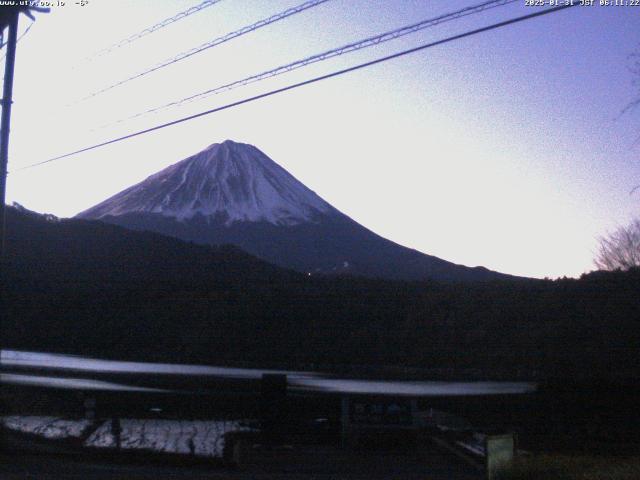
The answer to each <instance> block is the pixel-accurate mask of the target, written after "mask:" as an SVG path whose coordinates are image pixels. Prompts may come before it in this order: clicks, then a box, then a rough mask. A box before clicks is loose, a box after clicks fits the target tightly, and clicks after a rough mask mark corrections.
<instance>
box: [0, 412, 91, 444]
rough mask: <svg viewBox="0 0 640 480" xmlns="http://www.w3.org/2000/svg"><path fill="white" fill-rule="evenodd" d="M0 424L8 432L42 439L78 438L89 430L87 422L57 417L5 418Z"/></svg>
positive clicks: (15, 416) (88, 422)
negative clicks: (16, 432) (8, 430)
mask: <svg viewBox="0 0 640 480" xmlns="http://www.w3.org/2000/svg"><path fill="white" fill-rule="evenodd" d="M0 424H2V426H4V427H5V428H8V429H10V430H17V431H19V432H22V433H32V434H34V435H39V436H41V437H44V438H53V439H61V438H70V437H71V438H78V437H80V436H81V435H82V434H83V433H84V431H85V430H86V429H87V428H89V426H90V425H91V422H90V421H89V420H66V419H63V418H59V417H46V416H18V415H14V416H7V417H2V418H1V419H0Z"/></svg>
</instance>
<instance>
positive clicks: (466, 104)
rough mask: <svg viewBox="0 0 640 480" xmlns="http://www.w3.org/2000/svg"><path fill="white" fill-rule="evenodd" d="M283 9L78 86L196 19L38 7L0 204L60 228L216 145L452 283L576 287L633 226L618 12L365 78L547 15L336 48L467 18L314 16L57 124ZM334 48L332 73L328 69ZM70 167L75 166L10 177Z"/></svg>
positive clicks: (510, 7)
mask: <svg viewBox="0 0 640 480" xmlns="http://www.w3.org/2000/svg"><path fill="white" fill-rule="evenodd" d="M302 1H304V0H270V1H269V2H264V1H262V0H232V1H231V0H228V1H224V2H223V1H221V2H219V3H217V4H216V7H215V11H214V10H213V9H208V10H205V11H204V12H202V13H201V14H198V15H190V16H188V17H186V18H183V19H182V20H180V21H179V22H174V23H172V24H171V25H168V26H167V27H166V28H160V29H158V30H156V31H155V32H154V33H153V35H145V36H143V37H141V38H139V39H137V40H136V41H134V42H131V43H129V44H127V45H125V46H123V47H121V48H119V49H118V52H117V55H115V54H114V55H103V56H101V57H99V58H96V59H95V61H93V62H91V66H90V67H88V68H84V69H76V70H73V67H74V66H76V65H78V63H79V62H80V61H81V60H82V59H83V58H86V57H87V56H90V55H92V54H93V53H94V52H96V51H99V50H100V49H101V48H104V46H105V45H113V44H114V43H116V41H119V40H118V39H123V38H127V37H129V36H131V33H132V32H141V31H143V30H145V29H146V28H149V26H152V25H156V24H158V23H160V22H162V21H163V20H164V19H167V18H171V17H173V16H174V15H176V12H180V11H184V10H185V8H186V7H187V6H188V5H196V4H197V3H198V2H197V0H193V1H192V2H187V1H185V0H163V1H162V2H151V1H139V2H138V1H136V2H132V1H130V0H92V1H91V2H89V4H88V5H87V6H85V7H80V6H76V5H75V3H70V2H66V5H67V6H66V7H60V8H53V9H52V11H51V13H50V14H49V15H46V16H43V17H42V18H39V19H38V22H37V25H36V26H35V27H33V28H31V29H30V31H29V34H28V35H25V36H24V37H23V39H22V41H21V42H20V44H19V45H18V53H17V62H16V79H15V88H14V104H13V109H12V115H13V118H12V131H11V135H12V138H11V143H10V152H9V154H10V158H9V169H10V170H11V171H12V172H14V174H12V175H10V177H9V181H8V184H7V200H8V202H9V203H11V202H12V201H16V202H18V203H20V204H22V205H24V206H25V207H26V208H30V209H33V210H35V211H39V212H48V213H53V214H55V215H58V216H63V217H64V216H71V215H74V214H75V213H77V212H79V211H82V210H85V209H87V208H89V207H91V206H92V205H95V204H97V203H99V202H100V201H103V200H104V199H106V198H107V197H109V196H112V195H114V194H116V193H117V192H119V191H122V190H124V189H126V188H127V187H129V186H131V185H133V184H135V183H138V182H140V181H142V180H143V179H145V178H146V177H148V176H149V175H152V174H154V173H155V172H158V171H160V170H161V169H163V168H165V167H167V166H169V165H172V164H174V163H176V162H177V161H179V160H181V159H184V158H187V157H189V156H191V155H193V154H195V153H197V152H198V151H200V150H202V149H204V148H206V147H207V146H208V145H211V144H212V143H215V142H221V141H224V140H225V139H231V140H235V141H239V142H244V143H250V144H253V145H255V146H257V147H258V148H260V149H261V150H262V151H264V152H265V153H266V154H267V155H269V157H271V158H273V159H274V160H275V161H276V162H277V163H278V164H280V165H281V166H282V167H283V168H285V169H286V170H287V171H289V172H290V173H291V174H292V175H294V176H295V177H296V178H297V179H299V180H300V181H301V182H302V183H304V184H305V185H306V186H307V187H309V188H310V189H311V190H313V191H314V192H316V193H317V194H318V195H320V196H321V197H322V198H323V199H325V200H326V201H328V202H329V203H330V204H332V205H333V206H335V207H336V208H337V209H339V210H340V211H342V212H343V213H345V214H346V215H348V216H349V217H351V218H353V219H354V220H355V221H357V222H358V223H360V224H362V225H365V226H366V227H367V228H369V229H370V230H372V231H374V232H376V233H378V234H380V235H382V236H383V237H385V238H388V239H390V240H392V241H394V242H396V243H399V244H401V245H405V246H407V247H410V248H415V249H417V250H419V251H422V252H424V253H427V254H430V255H435V256H437V257H440V258H443V259H445V260H448V261H451V262H454V263H459V264H463V265H468V266H476V265H483V266H486V267H487V268H490V269H492V270H496V271H502V272H505V273H512V274H516V275H525V276H535V277H545V276H549V277H557V276H563V275H569V276H577V275H580V274H581V273H583V272H585V271H589V270H591V269H593V268H594V264H593V258H594V253H595V252H596V250H597V237H598V236H599V235H602V234H604V233H606V232H607V231H612V230H614V229H615V228H616V227H617V226H619V225H624V224H628V223H629V222H630V221H631V220H632V219H633V218H634V217H637V216H638V214H639V208H640V205H639V204H640V193H638V192H639V191H638V190H637V191H636V192H635V193H633V194H631V195H630V194H629V192H630V191H631V190H632V189H633V188H634V187H635V186H636V185H637V184H638V183H640V181H639V179H640V162H638V155H639V154H640V153H639V151H640V146H639V145H634V141H635V140H636V139H637V138H638V131H639V130H638V128H639V127H638V125H640V120H639V119H638V118H639V117H638V115H640V112H639V111H637V110H633V109H629V110H626V111H625V107H627V105H630V104H632V103H633V101H634V100H636V99H637V96H638V93H637V87H635V86H634V84H633V80H634V78H636V76H635V75H634V74H633V72H632V71H631V70H630V65H629V63H630V62H631V61H632V59H633V57H632V55H633V54H634V52H637V51H640V9H637V8H631V7H615V6H612V7H608V8H607V7H599V6H597V5H596V6H594V7H593V8H591V7H583V6H579V5H576V6H575V7H574V8H571V9H570V10H567V11H566V12H565V13H558V14H550V15H545V16H544V17H542V18H539V19H538V20H531V21H525V22H519V23H517V24H513V25H510V26H509V27H505V28H496V29H493V30H491V31H487V32H484V33H482V34H478V35H471V36H467V37H464V38H458V39H457V40H452V41H448V42H446V43H441V44H440V45H439V46H438V47H436V48H425V49H424V51H423V53H421V54H417V53H414V54H412V55H410V54H405V55H404V56H403V57H402V58H398V59H396V60H394V61H391V60H383V59H386V58H392V57H393V56H394V55H400V54H402V52H408V51H412V50H413V49H416V48H420V47H423V46H426V45H431V44H434V43H437V42H440V41H442V40H445V39H450V38H456V37H457V36H459V35H463V34H465V33H466V32H471V31H474V30H477V29H480V28H483V27H485V26H488V25H494V24H499V23H502V22H506V21H509V19H513V18H517V17H522V16H526V15H530V14H533V13H536V12H541V11H542V10H544V8H539V7H528V6H526V5H525V4H524V2H520V1H516V2H511V3H508V4H506V5H504V6H501V7H500V8H488V9H486V10H484V11H482V12H478V13H474V14H469V15H465V16H461V17H460V18H458V19H456V21H446V22H444V21H443V22H439V23H438V24H437V25H433V26H431V27H429V28H423V29H420V30H418V31H415V32H413V33H412V34H410V35H409V34H407V35H401V36H398V37H396V38H394V39H393V40H389V41H380V42H377V43H376V42H375V40H372V42H373V44H372V45H370V46H368V47H367V48H355V47H349V46H352V45H353V46H355V45H359V42H362V41H363V40H367V39H374V38H377V37H379V36H380V35H383V33H381V32H384V33H389V32H396V31H401V30H402V29H403V28H404V27H403V26H407V27H410V26H414V25H416V24H417V23H420V22H418V20H419V19H437V18H439V17H443V16H446V15H447V14H450V13H451V12H455V11H461V10H464V9H469V8H472V7H477V6H478V5H479V4H480V2H483V3H486V1H485V0H447V1H446V2H441V1H430V2H425V1H423V0H406V1H405V2H389V1H388V0H332V1H331V2H326V3H325V4H323V6H322V8H313V9H310V10H309V11H308V13H306V14H305V15H292V16H290V17H288V18H287V20H286V21H280V22H275V23H273V24H272V26H271V27H270V28H260V29H257V30H255V31H254V32H252V34H251V35H242V36H240V37H237V38H236V39H234V41H229V42H225V43H224V44H223V45H220V46H218V47H216V48H210V49H207V50H205V51H202V52H201V53H199V54H198V55H193V56H192V57H190V59H189V60H188V61H187V60H185V61H181V62H178V63H177V64H176V65H175V68H173V67H172V68H162V69H161V70H159V71H158V72H157V73H156V74H153V75H144V76H143V77H141V78H139V79H136V80H135V81H131V82H127V83H126V84H123V85H121V86H120V87H119V88H115V89H112V91H110V92H105V93H104V94H101V95H98V96H96V97H94V98H92V100H91V101H86V102H78V103H77V104H75V105H74V106H73V108H62V106H63V105H66V104H69V103H70V102H72V101H73V100H74V99H78V98H82V97H84V96H86V95H87V94H88V93H91V92H95V91H96V90H98V89H99V88H100V87H101V86H104V85H105V84H108V83H110V82H111V81H113V80H117V79H119V78H120V79H122V78H128V77H129V76H131V74H132V73H135V71H136V69H138V68H140V69H144V67H145V66H150V65H156V64H159V63H161V62H163V61H164V60H166V59H167V58H173V57H175V56H176V55H179V54H180V53H183V52H188V51H189V50H191V49H192V48H193V46H194V45H204V44H206V43H207V42H210V41H211V40H212V39H215V38H219V37H223V36H224V35H225V34H227V33H228V32H235V31H238V30H240V29H242V28H244V27H246V26H248V25H253V24H255V23H256V22H258V21H260V20H261V19H265V18H269V17H271V16H273V15H274V12H283V11H286V10H288V9H291V8H295V7H296V6H298V5H299V4H300V3H301V2H302ZM400 3H401V4H402V5H401V6H400ZM125 13H126V14H125ZM27 25H28V22H27V21H26V20H24V21H23V22H22V23H21V25H20V32H23V31H24V29H25V28H26V27H27ZM343 47H347V48H346V50H347V51H349V55H340V54H333V53H331V52H338V51H340V49H341V48H343ZM350 48H353V49H351V50H350ZM319 52H320V53H319ZM323 54H327V55H328V58H325V59H323V60H322V61H320V60H318V61H314V60H315V59H316V58H322V55H323ZM319 55H320V57H318V56H319ZM309 59H310V60H311V62H310V63H306V61H307V60H309ZM378 61H379V63H375V62H378ZM297 62H302V63H300V64H298V63H297ZM303 63H306V64H304V68H295V67H297V65H301V66H302V65H303ZM290 65H291V66H293V67H294V68H292V69H291V70H288V71H287V74H286V75H272V76H269V77H266V78H262V77H260V78H261V80H260V81H257V80H256V81H254V82H251V81H250V82H249V83H247V84H246V85H243V88H232V89H229V90H226V91H220V92H218V93H216V94H215V95H216V97H215V98H216V101H215V102H214V101H212V100H209V102H210V103H209V104H206V102H205V101H199V102H196V101H192V102H185V103H184V104H182V105H181V107H180V110H179V112H180V113H179V114H177V113H176V112H178V110H177V109H166V110H161V111H158V112H156V113H155V114H154V115H153V116H151V115H148V116H141V117H140V118H136V119H132V120H130V121H129V122H127V123H122V124H119V125H112V126H109V127H106V128H105V129H104V130H101V131H99V132H97V131H91V128H93V127H95V126H97V125H104V124H105V123H106V122H108V121H110V120H113V119H118V118H123V117H124V116H127V115H131V114H135V113H138V112H143V111H146V110H148V109H149V108H150V107H154V106H157V105H165V104H167V103H169V102H171V101H172V100H175V99H184V98H185V97H187V96H191V95H193V94H197V93H202V92H207V91H209V90H212V89H215V88H217V87H219V86H224V85H229V84H233V83H234V82H237V81H238V80H239V79H251V78H254V77H257V76H259V75H261V74H264V73H268V72H271V71H275V72H274V73H277V69H278V68H280V67H288V66H290ZM363 65H369V66H368V67H366V68H365V67H364V66H363ZM373 65H375V66H373ZM136 66H137V67H136ZM359 66H363V67H361V68H358V67H359ZM631 66H632V65H631ZM341 72H343V73H341ZM329 78H331V80H330V81H328V79H329ZM321 79H323V80H321ZM325 79H327V81H324V80H325ZM303 86H304V88H303ZM205 97H206V94H205ZM205 97H203V98H205ZM198 100H200V98H198ZM49 112H50V113H49ZM214 113H215V114H214ZM168 126H171V128H168ZM133 135H135V136H133ZM125 137H126V138H127V141H121V140H119V139H124V138H125ZM107 142H108V145H107V144H106V143H107ZM100 144H105V145H103V146H102V147H100V148H97V147H96V146H97V145H100ZM87 148H91V150H86V151H85V152H84V153H83V154H82V157H81V158H78V159H77V161H67V162H65V161H51V162H49V163H47V164H46V165H42V166H41V167H40V168H31V169H28V170H23V171H22V172H21V173H20V174H18V173H17V171H18V169H20V168H24V167H26V166H28V165H33V164H35V163H38V162H41V161H43V160H48V159H52V158H53V157H54V156H57V155H56V154H57V153H63V154H65V153H67V152H68V153H72V152H78V151H80V150H84V149H87Z"/></svg>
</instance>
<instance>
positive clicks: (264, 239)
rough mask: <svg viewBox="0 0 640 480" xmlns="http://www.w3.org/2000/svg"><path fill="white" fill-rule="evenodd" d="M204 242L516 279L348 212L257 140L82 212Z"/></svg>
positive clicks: (315, 269) (353, 265)
mask: <svg viewBox="0 0 640 480" xmlns="http://www.w3.org/2000/svg"><path fill="white" fill-rule="evenodd" d="M77 217H78V218H82V219H96V220H101V221H104V222H108V223H113V224H117V225H120V226H124V227H127V228H130V229H134V230H150V231H154V232H158V233H161V234H164V235H168V236H173V237H178V238H181V239H183V240H188V241H193V242H195V243H202V244H234V245H237V246H239V247H241V248H242V249H244V250H246V251H247V252H249V253H251V254H253V255H255V256H257V257H259V258H262V259H264V260H267V261H269V262H271V263H274V264H276V265H279V266H281V267H286V268H291V269H294V270H298V271H301V272H304V273H309V274H316V273H317V274H345V273H348V274H354V275H362V276H367V277H378V278H389V279H402V280H426V279H433V280H444V281H483V280H492V279H499V278H509V276H508V275H504V274H500V273H497V272H493V271H490V270H488V269H486V268H484V267H475V268H470V267H466V266H462V265H456V264H454V263H450V262H447V261H445V260H442V259H440V258H437V257H434V256H430V255H426V254H423V253H421V252H418V251H417V250H412V249H410V248H406V247H403V246H401V245H398V244H396V243H394V242H392V241H390V240H387V239H385V238H382V237H380V236H379V235H377V234H375V233H373V232H371V231H370V230H368V229H366V228H365V227H363V226H362V225H360V224H358V223H357V222H355V221H354V220H352V219H351V218H349V217H348V216H346V215H344V214H343V213H341V212H340V211H338V210H337V209H335V208H334V207H332V206H331V205H330V204H329V203H327V202H326V201H325V200H323V199H322V198H320V197H319V196H318V195H316V194H315V193H314V192H313V191H311V190H310V189H308V188H307V187H306V186H304V185H303V184H302V183H301V182H299V181H298V180H296V179H295V178H294V177H293V176H292V175H291V174H289V173H288V172H287V171H286V170H285V169H283V168H282V167H280V166H279V165H278V164H277V163H275V162H274V161H273V160H271V159H270V158H269V157H268V156H267V155H265V154H264V153H263V152H261V151H260V150H258V149H257V148H256V147H254V146H252V145H247V144H243V143H236V142H233V141H230V140H226V141H224V142H223V143H214V144H213V145H211V146H209V147H208V148H206V149H204V150H203V151H201V152H199V153H197V154H195V155H193V156H191V157H189V158H186V159H185V160H182V161H180V162H178V163H176V164H174V165H172V166H170V167H168V168H165V169H164V170H162V171H160V172H158V173H156V174H154V175H151V176H150V177H148V178H147V179H146V180H144V181H142V182H140V183H138V184H136V185H133V186H132V187H130V188H127V189H126V190H123V191H122V192H120V193H118V194H116V195H114V196H113V197H111V198H109V199H107V200H105V201H103V202H101V203H100V204H98V205H96V206H94V207H92V208H89V209H88V210H85V211H83V212H81V213H79V214H78V215H77Z"/></svg>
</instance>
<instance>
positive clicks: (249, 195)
mask: <svg viewBox="0 0 640 480" xmlns="http://www.w3.org/2000/svg"><path fill="white" fill-rule="evenodd" d="M331 211H335V210H334V209H333V208H332V207H331V206H330V205H329V204H328V203H327V202H325V201H324V200H322V199H321V198H320V197H319V196H318V195H316V194H315V193H314V192H312V191H311V190H309V189H308V188H307V187H305V186H304V185H303V184H302V183H300V182H299V181H298V180H296V179H295V178H294V177H293V176H292V175H291V174H289V172H287V171H286V170H284V169H283V168H282V167H280V166H279V165H278V164H277V163H275V162H274V161H273V160H271V159H270V158H269V157H267V156H266V155H265V154H264V153H262V152H261V151H260V150H258V149H257V148H256V147H254V146H252V145H247V144H242V143H235V142H232V141H230V140H227V141H225V142H223V143H214V144H213V145H211V146H209V147H208V148H206V149H205V150H203V151H201V152H200V153H197V154H196V155H193V156H191V157H189V158H187V159H185V160H182V161H181V162H178V163H176V164H175V165H172V166H170V167H168V168H165V169H164V170H162V171H160V172H158V173H156V174H154V175H151V176H150V177H148V178H147V179H146V180H144V181H143V182H141V183H139V184H137V185H134V186H132V187H130V188H128V189H126V190H124V191H123V192H120V193H119V194H117V195H115V196H114V197H111V198H110V199H108V200H106V201H104V202H102V203H100V204H98V205H96V206H95V207H92V208H90V209H88V210H86V211H84V212H82V213H80V214H79V215H78V216H79V217H84V218H98V219H100V218H103V217H106V216H114V217H115V216H120V215H123V214H127V213H157V214H161V215H163V216H165V217H171V218H175V219H178V220H185V219H190V218H193V217H194V216H196V215H198V214H200V215H203V216H205V217H216V218H219V219H222V220H223V221H224V222H225V223H226V224H227V225H229V224H231V223H233V222H236V221H248V222H257V221H265V222H268V223H272V224H274V225H295V224H299V223H304V222H314V221H315V219H317V217H318V215H321V214H324V213H328V212H331Z"/></svg>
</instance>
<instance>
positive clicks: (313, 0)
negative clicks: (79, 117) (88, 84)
mask: <svg viewBox="0 0 640 480" xmlns="http://www.w3.org/2000/svg"><path fill="white" fill-rule="evenodd" d="M328 1H329V0H308V1H306V2H304V3H302V4H300V5H297V6H295V7H291V8H288V9H286V10H284V11H282V12H280V13H277V14H275V15H272V16H270V17H267V18H264V19H262V20H260V21H258V22H256V23H253V24H251V25H247V26H246V27H242V28H241V29H239V30H235V31H233V32H229V33H227V34H225V35H223V36H221V37H217V38H214V39H213V40H210V41H208V42H206V43H203V44H202V45H200V46H198V47H194V48H192V49H190V50H187V51H186V52H182V53H179V54H178V55H175V56H174V57H172V58H169V59H167V60H164V61H162V62H160V63H158V64H156V65H155V66H153V67H151V68H148V69H147V70H143V71H141V72H139V73H136V74H135V75H132V76H130V77H128V78H125V79H123V80H119V81H117V82H116V83H113V84H111V85H109V86H107V87H104V88H102V89H101V90H98V91H96V92H93V93H91V94H89V95H87V96H86V97H84V98H82V100H88V99H90V98H93V97H95V96H97V95H100V94H101V93H104V92H107V91H109V90H111V89H113V88H116V87H119V86H120V85H124V84H125V83H127V82H130V81H131V80H135V79H136V78H140V77H144V76H145V75H148V74H150V73H152V72H155V71H156V70H160V69H161V68H164V67H167V66H169V65H171V64H174V63H176V62H179V61H181V60H184V59H185V58H189V57H191V56H193V55H195V54H197V53H200V52H203V51H204V50H208V49H209V48H212V47H215V46H217V45H220V44H221V43H225V42H228V41H229V40H231V39H234V38H236V37H240V36H242V35H245V34H247V33H250V32H253V31H254V30H258V29H259V28H262V27H266V26H267V25H270V24H272V23H274V22H277V21H280V20H283V19H285V18H287V17H290V16H291V15H295V14H296V13H300V12H303V11H305V10H307V9H309V8H313V7H316V6H318V5H320V4H322V3H325V2H328Z"/></svg>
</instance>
